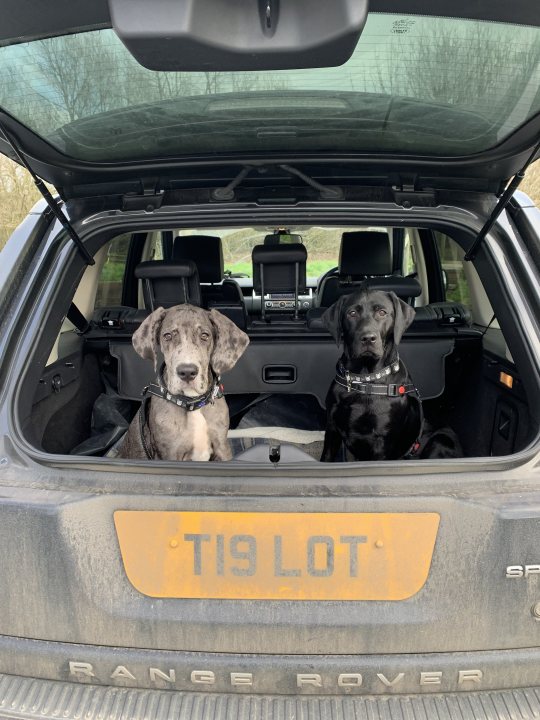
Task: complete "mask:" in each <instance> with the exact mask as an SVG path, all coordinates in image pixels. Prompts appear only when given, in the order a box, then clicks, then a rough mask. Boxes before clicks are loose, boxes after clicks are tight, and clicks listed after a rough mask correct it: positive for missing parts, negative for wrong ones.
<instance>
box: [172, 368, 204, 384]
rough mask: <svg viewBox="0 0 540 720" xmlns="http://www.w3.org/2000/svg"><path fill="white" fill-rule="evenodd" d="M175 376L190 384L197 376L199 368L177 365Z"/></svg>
mask: <svg viewBox="0 0 540 720" xmlns="http://www.w3.org/2000/svg"><path fill="white" fill-rule="evenodd" d="M176 374H177V375H178V377H179V378H180V379H181V380H184V381H185V382H190V381H191V380H194V379H195V378H196V377H197V375H198V374H199V368H198V367H197V366H196V365H177V366H176Z"/></svg>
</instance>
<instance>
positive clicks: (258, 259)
mask: <svg viewBox="0 0 540 720" xmlns="http://www.w3.org/2000/svg"><path fill="white" fill-rule="evenodd" d="M251 258H252V260H253V263H254V264H256V263H268V264H272V265H274V264H277V263H305V262H306V260H307V250H306V246H305V245H302V243H287V244H283V245H255V247H254V248H253V251H252V253H251Z"/></svg>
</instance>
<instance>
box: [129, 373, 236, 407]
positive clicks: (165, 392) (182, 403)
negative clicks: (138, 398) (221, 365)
mask: <svg viewBox="0 0 540 720" xmlns="http://www.w3.org/2000/svg"><path fill="white" fill-rule="evenodd" d="M164 371H165V363H163V365H162V366H161V368H160V370H159V375H158V383H159V385H154V384H151V385H147V386H146V387H145V388H144V390H143V396H144V395H154V396H155V397H159V398H162V400H167V401H168V402H172V403H174V405H177V406H178V407H181V408H182V409H183V410H186V411H187V412H193V410H200V409H201V408H203V407H204V406H205V405H213V404H214V402H215V401H216V400H219V398H222V397H223V385H222V384H221V379H220V377H219V375H215V374H214V371H213V370H211V372H212V378H213V380H212V384H211V385H210V387H209V388H208V390H207V391H206V392H205V393H204V394H203V395H196V396H195V397H190V396H189V395H175V394H174V393H172V392H170V390H169V389H168V388H167V385H166V383H165V380H164V378H163V373H164Z"/></svg>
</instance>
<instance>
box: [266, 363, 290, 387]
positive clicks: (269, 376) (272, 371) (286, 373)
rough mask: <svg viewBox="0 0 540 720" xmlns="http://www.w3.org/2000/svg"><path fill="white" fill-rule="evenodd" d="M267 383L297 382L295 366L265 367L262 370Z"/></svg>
mask: <svg viewBox="0 0 540 720" xmlns="http://www.w3.org/2000/svg"><path fill="white" fill-rule="evenodd" d="M262 378H263V381H264V382H265V383H275V384H277V383H281V384H287V383H293V382H296V366H295V365H265V366H264V367H263V370H262Z"/></svg>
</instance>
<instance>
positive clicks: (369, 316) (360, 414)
mask: <svg viewBox="0 0 540 720" xmlns="http://www.w3.org/2000/svg"><path fill="white" fill-rule="evenodd" d="M414 314H415V311H414V309H413V308H412V307H411V306H410V305H407V303H405V302H403V300H400V299H399V298H398V297H397V296H396V295H395V294H394V293H392V292H382V291H378V290H370V289H369V288H367V287H365V288H362V289H361V290H359V291H358V292H355V293H353V294H351V295H343V296H342V297H341V298H340V299H339V300H338V301H337V302H336V303H334V305H332V307H330V308H328V310H327V311H326V312H325V313H324V315H323V322H324V323H325V325H326V327H327V328H328V329H329V331H330V332H331V333H332V335H333V337H334V339H335V341H336V343H337V344H338V345H341V344H342V343H343V354H342V356H341V358H340V360H339V361H338V364H337V368H336V377H335V379H334V381H333V383H332V385H331V386H330V389H329V391H328V395H327V398H326V412H327V424H326V434H325V438H324V448H323V453H322V457H321V460H322V461H323V462H332V461H334V460H336V457H337V455H338V453H339V451H340V449H341V446H342V443H343V444H344V445H345V448H346V450H347V451H348V452H349V453H350V454H351V455H352V456H353V458H354V459H355V460H397V459H399V458H404V457H408V456H412V455H413V454H415V453H416V452H418V450H419V448H420V445H419V442H418V441H419V438H420V435H421V432H422V425H423V414H422V406H421V401H420V398H419V397H418V392H417V391H416V388H415V386H414V384H413V382H412V380H411V378H410V376H409V373H408V371H407V368H406V367H405V365H404V363H403V361H402V360H401V359H400V357H399V355H398V351H397V347H398V344H399V341H400V340H401V337H402V335H403V333H404V332H405V330H406V329H407V328H408V327H409V325H410V324H411V322H412V321H413V318H414Z"/></svg>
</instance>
